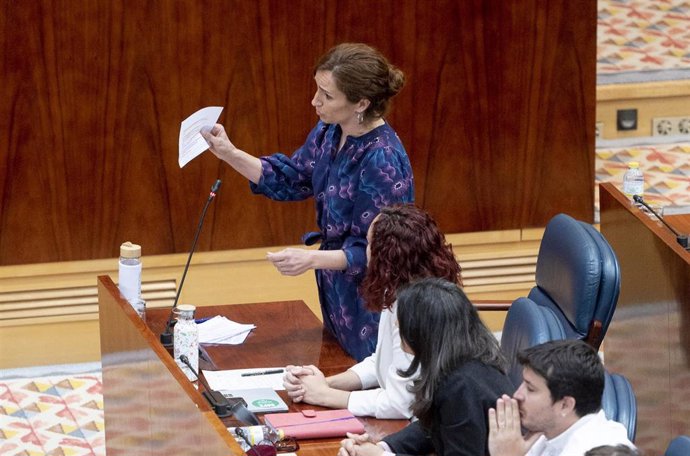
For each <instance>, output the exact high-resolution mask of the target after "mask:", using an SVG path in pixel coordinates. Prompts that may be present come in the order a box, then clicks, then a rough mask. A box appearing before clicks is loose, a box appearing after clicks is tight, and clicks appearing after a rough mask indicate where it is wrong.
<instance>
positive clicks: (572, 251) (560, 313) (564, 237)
mask: <svg viewBox="0 0 690 456" xmlns="http://www.w3.org/2000/svg"><path fill="white" fill-rule="evenodd" d="M535 279H536V286H535V287H534V288H532V290H531V291H530V293H529V295H528V296H527V297H528V298H530V299H531V300H532V301H534V302H535V303H536V304H538V305H540V306H544V307H547V308H550V309H552V310H554V312H555V313H556V315H557V317H558V319H559V321H560V322H561V323H562V324H563V329H564V331H565V333H566V338H569V339H571V338H572V339H583V340H585V341H587V342H588V343H589V344H590V345H592V346H593V347H594V348H597V349H598V348H599V346H600V345H601V341H602V339H603V338H604V334H606V330H607V329H608V326H609V323H610V322H611V318H612V317H613V312H614V310H615V309H616V303H617V301H618V294H619V292H620V268H619V266H618V260H617V259H616V255H615V254H614V252H613V250H612V249H611V246H610V245H609V243H608V242H607V241H606V239H604V237H603V236H602V235H601V233H599V232H598V231H597V230H595V229H594V227H592V226H591V225H589V224H587V223H584V222H580V221H578V220H575V219H574V218H572V217H570V216H569V215H566V214H558V215H556V216H555V217H554V218H552V219H551V221H549V223H548V225H547V226H546V230H545V231H544V237H543V238H542V241H541V244H540V246H539V254H538V257H537V269H536V275H535Z"/></svg>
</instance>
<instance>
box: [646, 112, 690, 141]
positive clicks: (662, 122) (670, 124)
mask: <svg viewBox="0 0 690 456" xmlns="http://www.w3.org/2000/svg"><path fill="white" fill-rule="evenodd" d="M668 135H690V115H689V116H682V117H655V118H653V119H652V136H668Z"/></svg>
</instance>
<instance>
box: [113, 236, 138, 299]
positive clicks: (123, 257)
mask: <svg viewBox="0 0 690 456" xmlns="http://www.w3.org/2000/svg"><path fill="white" fill-rule="evenodd" d="M118 274H119V275H118V282H119V283H118V288H119V289H120V293H121V294H122V296H124V297H125V299H126V300H127V301H129V302H130V303H132V302H135V300H138V299H140V298H141V246H139V245H137V244H132V243H131V242H125V243H123V244H122V245H121V246H120V263H119V268H118Z"/></svg>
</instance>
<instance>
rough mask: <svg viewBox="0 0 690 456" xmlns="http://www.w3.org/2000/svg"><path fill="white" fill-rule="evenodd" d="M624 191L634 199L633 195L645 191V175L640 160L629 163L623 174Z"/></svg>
mask: <svg viewBox="0 0 690 456" xmlns="http://www.w3.org/2000/svg"><path fill="white" fill-rule="evenodd" d="M623 193H625V195H626V196H627V197H628V198H630V199H631V200H632V197H633V195H640V196H643V195H642V194H643V193H644V175H643V174H642V171H641V170H640V164H639V163H638V162H630V163H628V170H627V171H626V172H625V174H623Z"/></svg>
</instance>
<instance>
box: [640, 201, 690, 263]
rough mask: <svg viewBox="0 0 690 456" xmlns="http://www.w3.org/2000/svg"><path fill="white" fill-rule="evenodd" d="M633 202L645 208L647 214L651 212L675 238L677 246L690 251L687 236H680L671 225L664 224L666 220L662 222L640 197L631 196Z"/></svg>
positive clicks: (660, 217) (662, 219)
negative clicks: (647, 211)
mask: <svg viewBox="0 0 690 456" xmlns="http://www.w3.org/2000/svg"><path fill="white" fill-rule="evenodd" d="M633 201H635V202H636V203H639V204H641V205H643V206H644V207H646V208H647V209H648V210H649V212H651V213H652V214H654V215H655V216H656V218H658V219H659V220H661V223H663V224H664V225H665V226H666V228H668V229H669V230H670V231H671V233H673V234H674V235H675V236H676V242H678V244H680V246H681V247H683V248H684V249H685V250H690V247H689V246H688V235H687V234H680V233H679V232H678V231H676V230H674V229H673V227H672V226H671V225H669V224H668V223H666V220H664V218H663V217H662V216H660V215H659V214H657V213H656V211H655V210H654V209H652V208H651V206H650V205H649V204H647V203H646V202H645V200H644V198H642V196H640V195H633Z"/></svg>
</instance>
